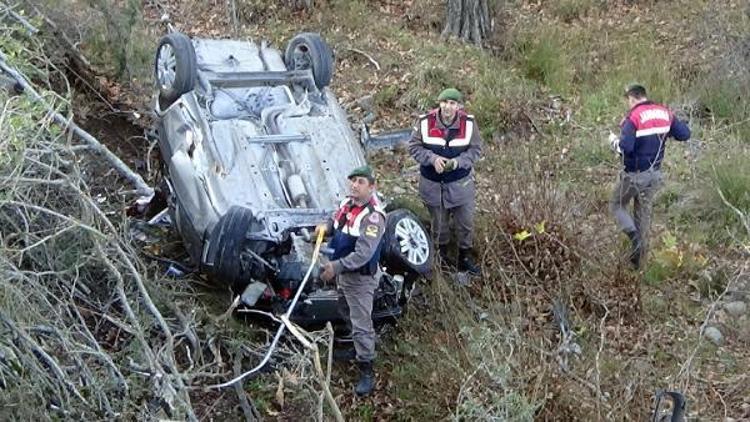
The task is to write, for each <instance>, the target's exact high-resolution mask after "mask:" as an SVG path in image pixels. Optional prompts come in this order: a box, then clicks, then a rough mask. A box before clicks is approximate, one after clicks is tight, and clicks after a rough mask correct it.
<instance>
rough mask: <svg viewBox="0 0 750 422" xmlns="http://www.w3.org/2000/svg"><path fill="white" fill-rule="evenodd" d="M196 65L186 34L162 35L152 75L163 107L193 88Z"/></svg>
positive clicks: (193, 50) (193, 52) (190, 43)
mask: <svg viewBox="0 0 750 422" xmlns="http://www.w3.org/2000/svg"><path fill="white" fill-rule="evenodd" d="M197 67H198V66H197V64H196V59H195V49H194V48H193V43H192V42H191V41H190V38H188V37H187V35H185V34H182V33H180V32H173V33H171V34H169V35H165V36H164V37H162V39H161V40H160V41H159V47H158V48H157V49H156V60H154V77H155V80H156V84H157V86H158V87H159V101H160V103H161V106H162V107H163V108H166V107H168V106H169V105H171V104H172V103H173V102H175V101H176V100H177V99H178V98H180V96H181V95H182V94H184V93H186V92H189V91H191V90H192V89H193V87H194V86H195V79H196V76H197Z"/></svg>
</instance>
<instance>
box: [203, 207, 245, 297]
mask: <svg viewBox="0 0 750 422" xmlns="http://www.w3.org/2000/svg"><path fill="white" fill-rule="evenodd" d="M254 221H255V218H254V216H253V213H252V211H250V210H249V209H247V208H245V207H239V206H233V207H232V208H230V209H229V211H227V213H226V214H224V215H223V216H222V217H221V219H220V220H219V222H218V223H217V224H216V226H215V227H214V229H213V231H212V232H211V236H210V246H209V247H210V248H211V251H210V252H209V254H210V255H211V256H212V257H213V267H212V268H211V269H210V273H211V275H212V278H214V279H216V280H217V281H219V282H220V283H222V284H225V285H227V286H229V287H232V288H240V287H241V285H242V284H243V281H245V280H244V278H243V266H242V259H241V256H240V254H241V252H242V248H243V247H245V242H246V241H247V232H248V230H249V229H251V226H252V224H253V222H254Z"/></svg>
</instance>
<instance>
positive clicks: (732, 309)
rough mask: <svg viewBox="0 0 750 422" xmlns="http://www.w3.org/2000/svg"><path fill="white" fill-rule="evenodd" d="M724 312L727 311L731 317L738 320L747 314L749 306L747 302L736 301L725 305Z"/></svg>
mask: <svg viewBox="0 0 750 422" xmlns="http://www.w3.org/2000/svg"><path fill="white" fill-rule="evenodd" d="M724 310H725V311H727V313H728V314H729V315H731V316H733V317H735V318H738V317H741V316H742V315H744V314H745V312H747V304H745V302H741V301H739V300H736V301H734V302H729V303H725V304H724Z"/></svg>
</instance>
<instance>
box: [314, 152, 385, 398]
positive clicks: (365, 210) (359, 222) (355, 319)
mask: <svg viewBox="0 0 750 422" xmlns="http://www.w3.org/2000/svg"><path fill="white" fill-rule="evenodd" d="M349 185H350V189H351V195H350V196H349V197H347V198H346V199H344V201H342V202H341V205H340V206H339V209H338V211H337V212H336V213H335V214H334V217H333V221H332V222H331V223H329V225H328V228H331V229H333V239H332V240H331V242H330V243H329V247H330V248H331V249H332V250H333V253H332V255H331V257H330V261H329V262H327V263H326V264H325V265H323V271H322V273H321V274H320V278H321V279H322V280H323V281H329V280H332V279H333V278H335V277H336V278H337V283H336V284H337V286H338V291H339V302H338V303H339V312H340V313H341V316H342V318H343V319H344V320H345V321H347V322H348V324H347V325H349V326H350V327H351V334H352V340H353V341H354V351H355V352H356V355H355V357H356V360H357V364H358V366H359V370H360V378H359V382H358V383H357V386H356V387H355V392H356V393H357V395H359V396H365V395H368V394H370V393H371V392H372V390H373V388H374V387H375V374H374V371H373V367H372V362H373V359H375V330H374V328H373V323H372V304H373V297H374V295H375V289H376V288H377V287H378V278H377V273H378V261H379V259H380V250H381V248H382V247H381V239H382V237H383V232H384V231H385V211H384V210H383V208H382V206H381V204H380V203H379V201H378V198H377V196H376V195H375V177H374V175H373V172H372V169H371V168H370V167H369V166H364V167H359V168H356V169H354V170H353V171H352V172H351V173H350V174H349Z"/></svg>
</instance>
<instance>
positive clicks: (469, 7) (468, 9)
mask: <svg viewBox="0 0 750 422" xmlns="http://www.w3.org/2000/svg"><path fill="white" fill-rule="evenodd" d="M491 29H492V21H491V20H490V8H489V6H488V5H487V0H447V1H446V7H445V28H444V29H443V33H442V34H441V35H442V37H443V38H448V37H456V38H460V39H462V40H463V41H466V42H470V43H474V44H476V45H477V46H478V47H481V46H482V42H483V41H484V40H486V39H487V37H488V36H489V34H490V30H491Z"/></svg>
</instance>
